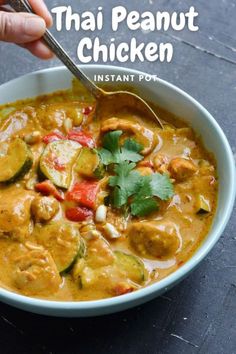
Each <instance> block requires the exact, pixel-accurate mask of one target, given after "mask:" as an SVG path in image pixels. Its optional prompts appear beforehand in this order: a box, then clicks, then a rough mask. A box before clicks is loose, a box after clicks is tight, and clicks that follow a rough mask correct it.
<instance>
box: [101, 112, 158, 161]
mask: <svg viewBox="0 0 236 354" xmlns="http://www.w3.org/2000/svg"><path fill="white" fill-rule="evenodd" d="M119 129H120V130H122V131H124V132H129V133H131V134H134V135H135V139H137V141H138V143H139V144H141V145H142V146H143V150H142V154H143V155H147V154H149V153H150V152H151V151H152V150H153V148H154V146H155V145H156V143H157V142H156V137H155V135H154V133H153V131H152V130H150V129H148V128H146V127H144V126H143V125H140V124H139V123H135V122H131V121H129V120H125V119H118V118H110V119H107V120H106V121H104V122H103V124H102V127H101V131H102V132H103V133H105V132H107V131H110V130H119Z"/></svg>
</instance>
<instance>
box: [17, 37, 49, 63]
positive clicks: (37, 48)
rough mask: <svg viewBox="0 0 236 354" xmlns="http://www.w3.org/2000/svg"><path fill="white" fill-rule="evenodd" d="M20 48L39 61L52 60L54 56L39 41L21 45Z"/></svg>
mask: <svg viewBox="0 0 236 354" xmlns="http://www.w3.org/2000/svg"><path fill="white" fill-rule="evenodd" d="M21 47H23V48H26V49H28V50H29V51H30V52H31V53H32V54H33V55H35V56H36V57H38V58H40V59H45V60H46V59H52V58H54V54H53V53H52V52H51V51H50V49H48V47H47V46H46V45H45V44H44V43H43V42H42V41H40V40H38V41H34V42H31V43H26V44H23V45H21Z"/></svg>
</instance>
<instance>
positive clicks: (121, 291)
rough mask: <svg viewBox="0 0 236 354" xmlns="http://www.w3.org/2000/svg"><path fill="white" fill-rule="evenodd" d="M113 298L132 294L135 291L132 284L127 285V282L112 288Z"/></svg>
mask: <svg viewBox="0 0 236 354" xmlns="http://www.w3.org/2000/svg"><path fill="white" fill-rule="evenodd" d="M112 290H113V292H114V295H115V296H120V295H125V294H129V293H132V291H134V290H135V287H134V285H133V284H129V283H128V282H120V283H118V284H116V285H115V286H114V288H113V289H112Z"/></svg>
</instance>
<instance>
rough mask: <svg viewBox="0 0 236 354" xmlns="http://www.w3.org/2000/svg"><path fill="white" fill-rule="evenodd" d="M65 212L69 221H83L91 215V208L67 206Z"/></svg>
mask: <svg viewBox="0 0 236 354" xmlns="http://www.w3.org/2000/svg"><path fill="white" fill-rule="evenodd" d="M65 214H66V217H67V219H68V220H70V221H84V220H86V219H88V218H89V217H92V216H93V212H92V210H90V209H87V208H84V207H74V208H69V209H67V210H66V212H65Z"/></svg>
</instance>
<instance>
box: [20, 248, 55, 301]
mask: <svg viewBox="0 0 236 354" xmlns="http://www.w3.org/2000/svg"><path fill="white" fill-rule="evenodd" d="M15 267H16V269H15V274H14V280H15V285H16V287H17V288H18V289H19V290H21V291H22V292H23V293H24V294H25V295H41V296H46V295H49V294H53V293H55V292H56V291H57V290H58V289H59V286H60V284H61V277H60V275H59V273H58V270H57V267H56V264H55V262H54V261H53V259H52V256H51V254H50V253H49V252H48V251H46V250H44V249H43V248H39V247H35V249H31V250H28V252H27V253H25V254H23V255H22V256H20V257H18V258H16V260H15Z"/></svg>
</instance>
